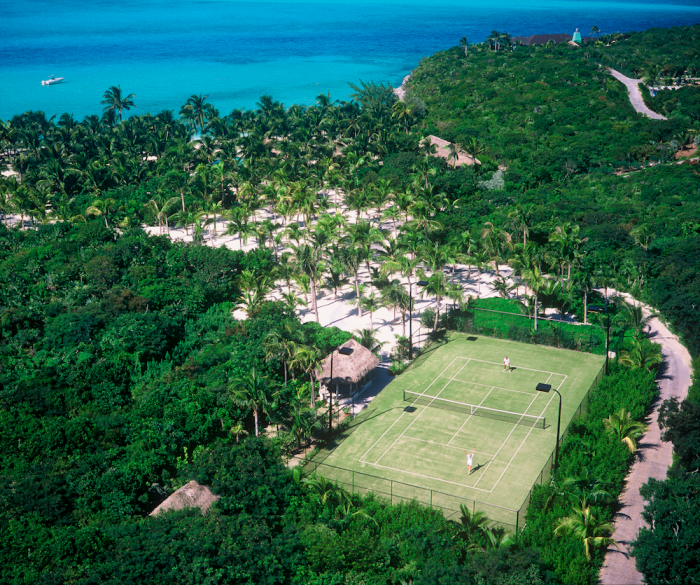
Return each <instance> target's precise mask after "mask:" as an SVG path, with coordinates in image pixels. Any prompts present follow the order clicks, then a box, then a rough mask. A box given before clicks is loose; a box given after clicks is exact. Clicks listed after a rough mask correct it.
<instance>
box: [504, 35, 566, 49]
mask: <svg viewBox="0 0 700 585" xmlns="http://www.w3.org/2000/svg"><path fill="white" fill-rule="evenodd" d="M572 38H573V37H572V36H571V35H568V34H566V33H558V34H546V35H532V36H531V37H513V40H514V41H518V42H519V43H520V44H521V45H524V46H526V47H529V46H531V45H546V44H547V43H548V42H549V41H554V42H555V43H568V42H569V41H570V40H571V39H572Z"/></svg>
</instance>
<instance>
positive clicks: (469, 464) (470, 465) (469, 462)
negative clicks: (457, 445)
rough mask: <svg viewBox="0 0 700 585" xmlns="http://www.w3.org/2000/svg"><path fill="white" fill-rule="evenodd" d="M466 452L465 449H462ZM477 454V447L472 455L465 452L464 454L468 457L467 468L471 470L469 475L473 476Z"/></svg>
mask: <svg viewBox="0 0 700 585" xmlns="http://www.w3.org/2000/svg"><path fill="white" fill-rule="evenodd" d="M462 451H464V449H462ZM475 453H476V447H474V451H472V452H471V453H467V452H466V451H464V454H465V455H466V456H467V468H468V470H469V475H471V474H472V465H473V464H474V454H475Z"/></svg>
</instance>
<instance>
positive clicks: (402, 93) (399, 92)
mask: <svg viewBox="0 0 700 585" xmlns="http://www.w3.org/2000/svg"><path fill="white" fill-rule="evenodd" d="M412 73H413V71H409V73H408V75H406V77H404V78H403V81H402V82H401V85H399V87H395V88H394V95H396V97H397V98H399V100H403V99H404V98H405V97H406V92H407V91H408V90H407V89H406V82H407V81H408V80H409V79H411V74H412Z"/></svg>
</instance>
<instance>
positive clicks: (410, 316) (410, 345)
mask: <svg viewBox="0 0 700 585" xmlns="http://www.w3.org/2000/svg"><path fill="white" fill-rule="evenodd" d="M427 284H428V281H427V280H419V281H418V282H417V283H416V286H426V285H427ZM408 297H409V314H408V360H409V361H411V360H412V359H413V290H412V284H411V283H410V282H409V283H408Z"/></svg>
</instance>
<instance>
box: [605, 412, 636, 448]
mask: <svg viewBox="0 0 700 585" xmlns="http://www.w3.org/2000/svg"><path fill="white" fill-rule="evenodd" d="M603 425H605V430H606V431H607V432H608V434H610V435H611V436H613V437H614V438H616V439H619V440H620V441H621V442H622V443H625V444H626V445H627V447H628V448H629V450H630V451H631V452H632V453H634V452H635V451H636V450H637V439H639V438H640V437H642V436H643V435H644V433H645V432H646V430H647V427H646V425H645V424H644V423H642V422H639V421H635V420H632V415H631V414H630V413H629V412H627V410H626V409H624V408H622V409H620V410H619V411H618V412H614V413H612V414H611V415H610V416H609V417H608V418H604V419H603Z"/></svg>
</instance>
